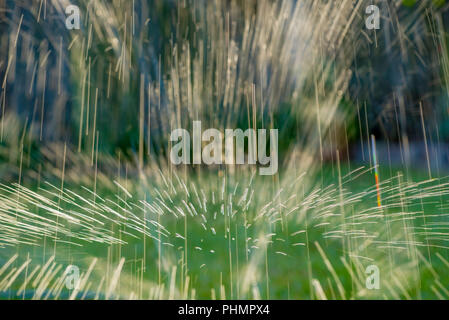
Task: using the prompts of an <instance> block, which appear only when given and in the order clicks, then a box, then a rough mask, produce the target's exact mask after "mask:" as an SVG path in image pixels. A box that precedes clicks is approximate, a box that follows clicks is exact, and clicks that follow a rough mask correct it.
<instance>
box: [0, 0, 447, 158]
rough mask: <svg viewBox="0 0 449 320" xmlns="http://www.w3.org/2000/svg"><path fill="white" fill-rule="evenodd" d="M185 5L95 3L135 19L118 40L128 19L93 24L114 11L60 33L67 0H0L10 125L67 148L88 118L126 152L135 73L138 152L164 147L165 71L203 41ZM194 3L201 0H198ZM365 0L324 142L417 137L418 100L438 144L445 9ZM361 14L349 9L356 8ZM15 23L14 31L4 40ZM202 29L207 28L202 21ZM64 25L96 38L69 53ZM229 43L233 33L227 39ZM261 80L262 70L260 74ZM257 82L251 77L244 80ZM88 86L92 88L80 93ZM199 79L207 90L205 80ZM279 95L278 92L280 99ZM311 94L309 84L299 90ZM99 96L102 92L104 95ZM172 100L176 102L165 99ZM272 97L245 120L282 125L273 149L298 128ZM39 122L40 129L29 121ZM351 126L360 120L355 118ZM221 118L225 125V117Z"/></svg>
mask: <svg viewBox="0 0 449 320" xmlns="http://www.w3.org/2000/svg"><path fill="white" fill-rule="evenodd" d="M42 3H43V4H42ZM74 3H76V4H78V5H79V6H80V9H81V12H87V14H88V15H94V14H95V12H94V11H93V9H92V6H91V5H90V4H89V2H88V1H75V2H74ZM186 3H187V2H185V1H174V0H173V1H171V0H165V1H135V2H132V1H126V2H125V1H112V2H110V3H109V2H105V3H104V6H111V7H112V6H114V8H115V9H111V11H112V12H114V11H113V10H116V12H117V11H120V6H121V5H122V6H123V10H125V7H126V8H129V7H130V6H132V5H134V10H135V12H136V13H137V14H136V15H135V16H134V17H133V18H134V19H135V21H133V23H134V25H136V26H142V27H139V28H136V29H135V32H134V35H133V38H132V39H130V38H126V32H125V31H126V30H123V28H126V26H129V25H130V24H126V23H125V21H121V22H120V23H118V24H116V26H117V28H115V29H114V28H112V29H111V28H108V27H107V26H106V24H104V25H103V24H102V23H101V20H102V19H103V20H105V19H109V18H110V19H117V18H118V17H121V15H120V14H119V13H118V12H117V16H115V17H102V16H98V17H97V18H96V19H93V20H89V21H93V22H94V23H93V24H91V25H87V24H86V22H87V20H86V19H82V20H81V22H82V30H79V31H69V30H67V29H66V28H65V25H64V23H65V18H66V16H65V15H64V10H63V8H64V6H65V5H67V4H69V2H68V1H50V0H48V1H45V2H41V1H35V2H33V4H32V5H31V6H30V1H28V0H23V1H21V0H19V1H14V0H0V8H1V9H0V80H1V81H2V84H4V87H3V88H2V101H5V104H4V105H6V107H3V108H2V110H3V111H5V110H6V112H15V113H17V114H18V115H19V117H20V119H21V120H22V126H24V127H26V126H28V130H30V132H31V133H32V134H33V136H34V137H37V138H38V139H39V140H42V141H45V142H48V141H65V142H68V143H71V144H73V145H75V146H76V145H78V144H79V143H80V142H79V134H80V132H81V134H82V147H83V149H85V150H89V149H91V148H92V145H94V144H95V142H94V140H95V135H94V134H91V135H90V133H89V130H90V129H91V128H92V125H93V123H94V122H95V126H96V127H97V130H98V131H99V132H100V134H101V145H100V149H105V150H107V151H108V152H116V150H121V152H123V153H125V154H128V156H130V157H132V155H133V153H135V152H136V150H137V149H138V144H139V126H138V125H136V124H137V123H138V118H139V101H140V100H139V95H140V88H141V82H142V79H143V83H144V86H145V87H147V86H150V88H151V92H152V93H153V95H152V96H151V98H148V101H149V103H151V105H152V106H153V107H154V111H152V113H151V117H152V120H153V121H152V126H151V128H148V127H145V133H144V134H145V136H147V134H151V137H152V139H151V145H148V144H146V143H145V146H144V148H145V151H146V152H148V151H149V150H147V149H148V147H150V149H151V148H152V151H153V152H156V153H161V154H162V155H164V153H166V150H165V148H163V147H161V145H164V144H165V143H166V140H167V137H166V132H169V131H170V130H169V127H170V126H171V125H172V124H171V123H168V122H167V121H166V120H164V119H169V118H170V115H171V113H172V112H173V111H172V110H171V109H169V108H166V106H167V105H168V104H169V103H170V101H168V100H167V99H169V97H170V96H171V93H170V92H169V91H170V90H171V89H170V88H166V83H167V81H170V79H171V77H172V76H173V74H172V72H173V71H172V70H173V69H174V68H177V67H178V65H176V64H177V63H178V59H177V55H178V54H179V53H180V52H182V51H183V50H182V45H186V44H187V42H186V41H185V40H186V39H188V40H189V41H188V42H189V43H190V44H191V54H192V56H194V55H197V54H200V52H199V51H201V46H204V47H205V48H206V47H207V46H208V45H209V44H210V43H208V42H207V41H204V42H201V41H200V39H203V38H204V39H207V37H206V35H205V33H206V32H208V31H207V30H202V29H198V28H197V27H196V25H195V21H196V17H195V15H196V14H198V15H201V14H205V12H204V11H203V10H200V9H199V8H198V9H195V8H193V9H192V8H187V7H186V6H187V4H186ZM194 3H195V5H198V6H201V5H202V2H201V1H197V2H194ZM223 3H224V4H222V6H224V7H226V6H229V10H232V12H235V11H238V8H239V6H247V7H251V6H252V5H248V4H247V3H245V2H244V1H236V2H232V3H233V5H231V2H227V1H226V2H223ZM374 3H376V4H377V5H379V7H380V8H381V13H382V18H381V29H380V30H376V31H370V30H365V29H364V25H360V32H353V33H352V34H351V37H352V41H353V46H352V49H351V50H350V51H352V52H353V57H351V58H352V59H353V63H352V67H351V69H352V71H353V75H352V78H351V80H350V85H349V88H348V90H347V92H345V93H344V95H343V96H342V99H341V108H342V109H343V110H348V112H347V113H346V114H347V115H348V117H347V118H344V119H342V120H343V121H340V122H339V123H336V124H335V125H334V126H333V127H332V128H333V129H332V130H334V135H335V137H337V136H340V137H342V136H344V133H346V135H347V136H348V139H349V142H353V141H356V140H358V139H362V138H364V139H366V136H365V137H363V135H365V134H366V131H369V132H371V133H374V134H376V136H378V139H387V138H388V139H389V140H392V141H395V140H398V139H400V136H407V137H408V138H409V139H417V140H420V139H422V129H421V117H420V111H419V106H420V103H421V102H422V106H423V111H424V118H425V123H426V125H427V127H428V130H429V135H432V136H436V135H438V137H439V138H440V139H442V140H447V139H449V124H448V123H449V122H448V108H447V104H448V102H449V98H448V92H449V84H448V83H447V81H446V80H447V79H449V71H448V70H449V63H448V57H449V51H448V49H447V34H446V30H447V27H448V26H447V24H448V23H449V15H448V10H447V9H448V5H447V4H444V3H443V2H441V1H440V2H438V3H434V2H433V1H430V0H429V1H419V2H413V1H406V2H404V3H403V4H399V3H398V2H397V1H374ZM236 4H237V5H236ZM355 5H356V2H354V6H355ZM256 7H257V4H254V8H246V11H245V12H246V13H248V12H251V10H254V12H257V8H256ZM117 8H118V9H117ZM362 9H363V11H361V12H360V13H358V15H361V16H363V15H364V8H362ZM242 14H243V13H242ZM237 16H238V13H237ZM125 18H126V19H132V17H130V16H129V15H128V16H126V15H125ZM219 18H220V17H218V16H217V17H216V19H219ZM242 18H243V17H242ZM42 19H45V23H42ZM38 20H39V21H38ZM20 21H21V22H20ZM212 21H213V19H212ZM362 21H363V19H362ZM18 22H19V23H18ZM234 22H235V24H236V25H235V29H234V30H238V31H241V30H242V29H243V27H244V26H243V25H239V20H238V19H234ZM18 25H20V37H18V38H19V39H18V41H17V42H15V39H16V37H15V35H16V34H17V33H18ZM90 28H92V29H94V32H92V30H90ZM210 28H211V29H213V25H211V26H210ZM69 32H72V35H73V32H75V33H77V32H78V33H80V34H81V33H82V34H84V35H87V36H86V37H85V38H87V39H89V34H94V35H95V37H97V38H95V39H93V40H91V42H90V43H89V40H88V41H87V43H85V42H83V44H82V46H81V50H79V49H76V50H75V49H74V48H75V46H79V44H76V45H73V48H72V51H70V52H69V53H68V54H65V52H64V53H62V51H61V48H67V47H70V45H71V42H72V41H74V42H76V39H75V40H74V37H73V36H69ZM98 34H103V36H104V38H101V37H98ZM11 35H13V36H11ZM75 37H76V36H75ZM111 37H116V38H117V39H120V41H124V42H125V43H126V41H128V42H133V43H134V44H135V45H132V46H130V47H131V48H132V51H129V52H121V51H120V50H121V49H120V47H118V46H117V47H114V46H113V45H111V44H110V41H109V39H108V40H106V38H111ZM236 39H239V36H238V35H237V36H236ZM240 40H241V38H240ZM86 46H89V48H88V49H87V48H86ZM117 50H119V51H117ZM125 51H126V50H125ZM31 53H33V54H31ZM121 57H124V58H121ZM330 57H332V55H330ZM218 62H219V60H216V61H210V62H208V63H209V67H210V68H216V67H217V65H216V64H217V63H218ZM127 63H128V64H129V65H133V66H135V67H134V68H135V69H133V68H131V69H130V70H131V72H129V73H126V72H123V73H120V68H122V67H123V69H124V68H125V67H129V66H127V65H126V64H127ZM87 70H90V71H87ZM136 70H138V72H135V71H136ZM139 71H140V72H139ZM6 73H7V77H6V81H4V83H3V80H4V79H5V75H6ZM335 73H337V71H335ZM334 76H335V77H337V76H338V75H337V74H335V75H334ZM267 77H270V73H268V74H267ZM30 79H31V80H30ZM89 79H90V83H88V85H87V87H86V86H85V85H84V84H83V81H87V82H89ZM257 81H259V80H257V78H255V79H254V82H257ZM90 84H95V86H96V87H95V88H90ZM211 85H214V86H215V83H214V84H211ZM86 88H89V89H86ZM125 88H126V89H125ZM281 89H283V88H281ZM83 90H89V94H88V98H87V99H86V100H85V101H79V100H80V98H79V97H84V96H85V95H86V92H84V95H83ZM97 90H98V96H99V98H98V106H97V108H98V110H97V117H96V118H95V119H94V116H92V115H91V114H92V110H93V108H95V99H96V94H97ZM215 90H218V87H217V88H215ZM288 92H289V91H288V90H285V93H286V94H288ZM282 94H283V91H280V92H279V95H280V96H282ZM313 95H314V94H313V92H312V91H310V96H311V97H313ZM105 96H108V99H107V100H106V99H104V97H105ZM172 98H174V99H176V97H175V96H173V97H172ZM172 98H170V99H172ZM82 99H84V98H82ZM278 101H281V102H280V104H281V105H280V106H277V107H276V109H275V110H274V111H273V112H271V113H270V114H268V112H267V113H266V114H265V113H262V116H261V118H262V119H263V120H261V119H257V123H258V126H259V127H260V126H263V125H267V123H271V125H274V126H276V127H280V128H282V130H281V132H280V141H281V144H280V148H281V150H287V149H288V148H289V147H290V145H291V142H297V140H298V139H302V138H301V135H304V134H305V133H304V132H300V129H298V128H300V127H301V124H302V122H303V118H302V117H303V115H302V113H303V111H302V109H298V108H295V107H294V105H295V104H298V103H300V101H301V99H297V98H293V99H279V100H278ZM210 103H211V104H214V105H218V106H220V105H221V104H223V101H221V100H220V101H219V100H212V101H210ZM247 103H248V101H247V100H245V99H242V100H241V101H240V104H241V105H242V107H241V108H240V109H239V110H236V111H235V112H236V114H234V115H233V117H234V118H235V120H234V123H235V124H238V125H239V126H240V127H242V128H247V127H248V126H249V125H248V117H247ZM4 105H3V104H2V106H4ZM80 106H83V107H84V108H85V109H84V110H86V108H90V110H91V113H90V114H89V116H88V117H87V118H86V119H85V120H84V125H86V122H88V123H89V124H88V125H89V127H88V128H85V127H83V128H81V129H82V130H80V128H79V123H80V114H81V113H80ZM355 110H357V112H355ZM365 111H366V114H365ZM227 112H229V110H225V111H223V114H217V113H209V114H203V115H202V117H203V119H204V120H205V121H206V122H208V123H212V124H213V123H214V121H215V120H216V119H217V118H220V119H227V117H228V116H229V115H227ZM178 116H179V117H180V118H181V122H183V123H186V121H185V120H186V119H189V118H188V117H187V116H186V117H184V115H181V114H180V115H178ZM264 116H265V118H264ZM270 117H271V119H270ZM343 117H344V116H343ZM359 117H360V118H361V119H362V120H363V119H364V117H366V123H368V126H369V128H368V129H366V128H363V130H362V128H359V126H360V123H359V122H358V118H359ZM3 118H4V116H3ZM39 123H43V124H44V126H42V128H41V127H40V125H39ZM361 124H362V126H364V125H365V123H363V122H362V123H361ZM221 125H223V126H225V125H226V120H223V123H221ZM187 129H188V128H187ZM307 129H308V128H307V127H306V128H305V129H304V130H307ZM148 130H149V131H150V132H147V131H148ZM337 131H338V132H339V133H337ZM361 132H362V136H360V133H361ZM295 133H297V134H295ZM336 139H337V138H336ZM337 140H341V138H338V139H337Z"/></svg>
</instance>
